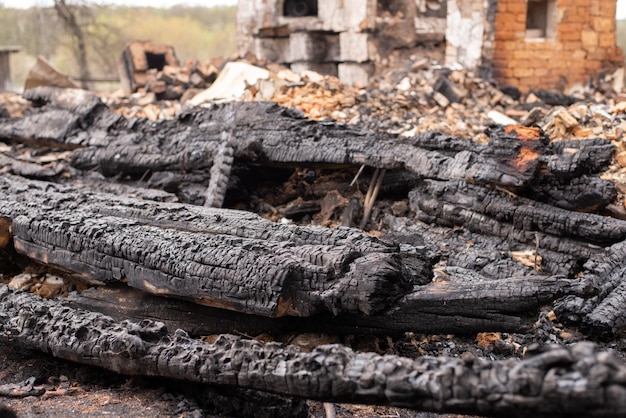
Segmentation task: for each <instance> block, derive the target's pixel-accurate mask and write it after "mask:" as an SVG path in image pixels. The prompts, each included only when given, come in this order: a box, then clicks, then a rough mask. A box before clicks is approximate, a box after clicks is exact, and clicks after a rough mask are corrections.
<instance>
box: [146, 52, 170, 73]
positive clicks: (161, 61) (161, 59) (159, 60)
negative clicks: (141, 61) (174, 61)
mask: <svg viewBox="0 0 626 418" xmlns="http://www.w3.org/2000/svg"><path fill="white" fill-rule="evenodd" d="M146 61H148V68H156V69H157V70H159V71H161V70H162V69H163V67H165V64H167V60H166V59H165V54H153V53H151V52H147V51H146Z"/></svg>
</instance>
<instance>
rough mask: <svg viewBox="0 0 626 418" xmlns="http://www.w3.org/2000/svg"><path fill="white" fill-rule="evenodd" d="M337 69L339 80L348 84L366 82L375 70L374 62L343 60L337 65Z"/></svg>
mask: <svg viewBox="0 0 626 418" xmlns="http://www.w3.org/2000/svg"><path fill="white" fill-rule="evenodd" d="M338 70H339V80H341V82H342V83H344V84H347V85H350V86H351V85H353V84H355V83H361V84H367V83H368V81H369V79H370V77H371V76H373V75H374V72H375V68H374V64H373V63H371V62H367V63H356V62H344V63H341V64H339V65H338Z"/></svg>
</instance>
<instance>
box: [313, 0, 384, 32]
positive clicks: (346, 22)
mask: <svg viewBox="0 0 626 418" xmlns="http://www.w3.org/2000/svg"><path fill="white" fill-rule="evenodd" d="M376 5H377V1H376V0H324V1H321V0H320V2H319V9H318V16H319V18H320V20H321V22H322V28H323V29H324V30H328V31H333V32H344V31H347V30H353V31H356V30H365V29H374V28H375V27H376Z"/></svg>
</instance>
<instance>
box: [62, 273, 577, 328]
mask: <svg viewBox="0 0 626 418" xmlns="http://www.w3.org/2000/svg"><path fill="white" fill-rule="evenodd" d="M467 275H471V276H473V279H474V280H473V281H468V280H466V278H467V277H466V276H467ZM480 281H481V278H480V277H479V276H478V275H477V274H476V273H475V272H471V271H463V270H458V269H457V270H456V271H454V270H452V269H451V271H450V272H449V277H448V279H447V280H446V281H445V282H439V283H437V284H436V285H429V286H425V287H420V288H417V289H416V291H415V292H413V293H411V294H410V295H408V296H407V297H405V298H403V299H401V300H400V301H398V302H397V303H396V304H395V305H394V307H393V308H392V309H389V310H388V311H386V312H381V313H378V314H373V315H369V316H365V317H363V316H354V315H346V314H340V315H338V316H332V315H331V314H317V315H313V316H310V317H304V318H296V317H282V318H267V317H262V316H256V315H249V314H244V313H240V312H233V311H227V310H223V309H218V308H211V307H207V306H201V305H197V304H195V303H192V302H189V301H184V300H179V299H173V298H164V297H161V296H156V295H151V294H148V293H146V292H141V291H139V290H135V289H132V288H128V287H124V286H106V287H101V288H92V289H89V290H86V291H84V292H82V293H81V294H76V293H73V294H71V295H70V296H68V298H64V299H61V300H60V301H59V303H60V304H63V305H65V306H70V307H73V308H81V309H86V310H91V311H95V312H101V313H104V314H106V315H109V316H112V317H114V318H115V319H118V320H122V319H129V318H130V319H133V320H137V321H141V320H143V319H153V320H158V321H161V322H164V323H165V324H166V325H168V328H170V329H178V328H180V329H184V330H185V331H187V332H188V333H190V334H192V335H209V334H221V333H242V334H245V335H253V336H254V335H259V334H262V333H269V334H272V335H280V334H284V333H288V332H299V333H303V332H320V333H324V334H331V335H332V334H337V335H354V334H363V335H384V336H389V335H401V334H403V333H405V332H407V331H413V332H428V333H454V334H457V335H466V334H475V333H476V332H484V331H522V330H528V329H530V327H531V325H532V322H533V321H534V320H535V319H536V318H535V317H534V312H535V311H536V310H537V308H538V306H539V305H541V304H542V303H547V302H549V301H551V300H554V299H555V298H557V297H558V296H559V295H561V294H568V293H572V294H573V291H574V290H575V289H574V288H575V285H574V283H570V282H567V281H565V280H562V279H555V278H553V277H545V276H543V277H535V278H530V279H527V281H524V280H522V279H521V278H517V279H516V278H512V279H505V280H502V281H499V282H496V283H489V280H486V279H484V278H482V283H481V282H480ZM492 282H493V281H492ZM512 295H513V296H512Z"/></svg>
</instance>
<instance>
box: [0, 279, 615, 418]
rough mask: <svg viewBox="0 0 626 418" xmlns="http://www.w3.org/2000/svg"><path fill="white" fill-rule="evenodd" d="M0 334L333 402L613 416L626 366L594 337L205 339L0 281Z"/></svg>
mask: <svg viewBox="0 0 626 418" xmlns="http://www.w3.org/2000/svg"><path fill="white" fill-rule="evenodd" d="M0 307H1V309H0V317H1V318H2V321H0V336H2V338H4V339H8V340H10V341H12V342H13V343H15V344H18V345H20V346H23V347H28V348H35V349H39V350H42V351H46V352H49V353H52V354H53V355H55V356H57V357H60V358H64V359H68V360H72V361H76V362H80V363H83V364H90V365H96V366H99V367H103V368H106V369H109V370H112V371H115V372H118V373H124V374H131V375H144V376H160V377H168V378H176V379H181V380H187V381H192V382H198V383H211V384H218V385H230V386H237V387H240V388H249V389H256V390H261V391H267V392H272V393H277V394H282V395H288V396H296V397H303V398H310V399H319V400H324V401H331V402H355V403H369V404H380V405H395V406H401V407H408V408H414V409H418V410H423V411H436V412H455V413H464V414H481V415H493V416H502V415H504V414H506V415H511V416H528V415H531V414H532V415H534V416H546V417H548V416H550V417H555V416H563V417H565V416H572V415H580V414H584V415H585V416H603V417H619V416H623V415H624V414H626V381H625V379H624V375H626V365H624V363H623V362H622V361H620V360H619V359H617V358H616V357H615V355H613V354H611V353H607V352H599V351H598V350H597V349H596V347H595V346H594V345H593V344H590V343H579V344H577V345H574V346H571V347H545V348H536V349H533V350H531V351H530V352H529V353H527V357H526V358H525V359H523V360H517V359H509V360H503V361H488V360H484V359H480V358H476V357H474V356H472V355H464V356H462V357H461V358H450V357H419V358H416V359H409V358H403V357H398V356H391V355H385V356H380V355H377V354H373V353H355V352H353V351H352V350H350V349H348V348H346V347H343V346H341V345H326V346H320V347H317V348H315V349H314V350H313V351H311V352H308V353H306V352H302V351H300V350H299V349H298V348H296V347H294V346H286V347H285V346H282V345H280V344H277V343H267V344H265V345H264V344H261V343H260V342H258V341H255V340H246V339H242V338H240V337H233V336H228V335H223V336H220V337H219V338H218V339H217V341H215V343H213V344H210V343H206V342H202V341H199V340H194V339H191V338H189V336H188V335H187V334H186V333H185V332H184V331H181V330H178V331H176V332H174V333H169V332H168V331H167V329H166V328H165V327H164V326H163V325H162V324H160V323H155V322H153V321H150V320H145V321H142V322H140V323H136V322H131V321H123V322H121V323H119V322H115V321H114V320H112V319H111V318H110V317H107V316H104V315H101V314H97V313H93V312H86V311H82V310H75V309H71V308H67V307H62V306H58V304H57V303H56V302H53V301H46V300H42V299H39V298H38V297H36V296H33V295H30V294H26V293H14V292H12V291H10V290H8V288H6V287H5V286H2V287H0Z"/></svg>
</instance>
